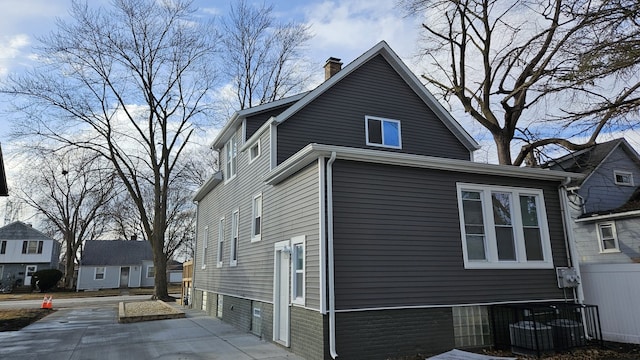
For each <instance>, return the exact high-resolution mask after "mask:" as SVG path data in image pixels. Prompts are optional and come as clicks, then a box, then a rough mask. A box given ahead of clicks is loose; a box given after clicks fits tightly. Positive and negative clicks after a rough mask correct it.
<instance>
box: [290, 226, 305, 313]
mask: <svg viewBox="0 0 640 360" xmlns="http://www.w3.org/2000/svg"><path fill="white" fill-rule="evenodd" d="M304 240H305V237H304V235H303V236H296V237H294V238H292V239H291V267H292V272H291V273H292V277H291V282H292V286H291V302H292V303H294V304H300V305H304V297H305V281H304V269H305V253H304Z"/></svg>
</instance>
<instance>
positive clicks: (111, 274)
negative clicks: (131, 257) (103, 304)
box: [78, 266, 120, 290]
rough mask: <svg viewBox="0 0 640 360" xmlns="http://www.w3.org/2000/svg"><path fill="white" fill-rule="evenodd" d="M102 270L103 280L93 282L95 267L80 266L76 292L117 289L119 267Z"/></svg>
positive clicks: (118, 285)
mask: <svg viewBox="0 0 640 360" xmlns="http://www.w3.org/2000/svg"><path fill="white" fill-rule="evenodd" d="M104 268H105V271H104V278H103V279H99V280H95V279H94V276H95V269H96V267H95V266H80V271H79V273H78V290H87V289H117V288H119V287H120V266H105V267H104Z"/></svg>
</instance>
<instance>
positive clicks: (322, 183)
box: [318, 157, 327, 315]
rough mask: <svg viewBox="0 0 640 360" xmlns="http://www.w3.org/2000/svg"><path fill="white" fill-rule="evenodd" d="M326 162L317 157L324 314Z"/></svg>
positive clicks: (325, 280)
mask: <svg viewBox="0 0 640 360" xmlns="http://www.w3.org/2000/svg"><path fill="white" fill-rule="evenodd" d="M325 174H326V164H325V158H324V157H320V158H318V186H319V188H320V189H319V190H318V196H319V198H318V204H319V207H320V209H319V210H320V211H318V213H319V214H318V215H319V219H318V224H320V229H319V232H318V233H319V234H320V251H319V257H320V259H319V260H320V263H319V264H320V266H318V269H319V271H320V274H319V279H320V309H321V313H322V314H323V315H324V314H326V313H327V300H326V297H327V289H326V288H327V252H326V251H327V250H326V246H327V231H326V200H325V199H326V197H325V196H326V177H325Z"/></svg>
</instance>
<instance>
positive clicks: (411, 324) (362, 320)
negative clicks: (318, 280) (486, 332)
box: [327, 308, 455, 360]
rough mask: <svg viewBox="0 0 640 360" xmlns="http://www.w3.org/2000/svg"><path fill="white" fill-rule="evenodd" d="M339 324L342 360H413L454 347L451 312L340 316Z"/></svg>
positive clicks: (375, 312) (417, 311)
mask: <svg viewBox="0 0 640 360" xmlns="http://www.w3.org/2000/svg"><path fill="white" fill-rule="evenodd" d="M336 324H337V327H336V339H337V341H336V343H337V344H336V351H337V353H338V358H339V359H371V360H377V359H379V360H384V359H389V358H394V359H395V358H399V357H400V356H402V355H406V356H410V357H409V358H410V359H413V358H414V356H415V355H416V354H422V355H436V354H439V353H442V352H445V351H448V350H451V349H452V348H454V347H455V344H454V337H453V317H452V313H451V308H437V309H406V310H382V311H363V312H352V313H338V314H336ZM425 357H426V356H423V357H422V359H424V358H425ZM327 359H330V357H327Z"/></svg>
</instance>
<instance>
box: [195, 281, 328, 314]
mask: <svg viewBox="0 0 640 360" xmlns="http://www.w3.org/2000/svg"><path fill="white" fill-rule="evenodd" d="M194 289H195V290H197V291H202V292H205V291H206V292H208V293H211V294H219V295H224V296H230V297H234V298H238V299H244V300H251V301H258V302H261V303H265V304H271V305H273V302H272V301H269V300H260V299H258V298H252V297H246V296H239V295H234V294H229V293H224V292H217V291H214V290H206V289H203V288H200V287H194ZM316 310H317V309H316Z"/></svg>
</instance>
